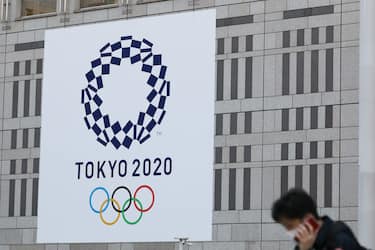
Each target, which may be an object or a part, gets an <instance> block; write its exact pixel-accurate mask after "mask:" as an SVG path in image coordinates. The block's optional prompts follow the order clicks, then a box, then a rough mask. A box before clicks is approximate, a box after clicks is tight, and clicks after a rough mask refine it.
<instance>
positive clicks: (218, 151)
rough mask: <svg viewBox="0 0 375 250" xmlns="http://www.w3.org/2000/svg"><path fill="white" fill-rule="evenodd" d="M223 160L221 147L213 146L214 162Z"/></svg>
mask: <svg viewBox="0 0 375 250" xmlns="http://www.w3.org/2000/svg"><path fill="white" fill-rule="evenodd" d="M222 162H223V148H221V147H216V148H215V163H222Z"/></svg>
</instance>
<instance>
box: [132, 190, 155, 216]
mask: <svg viewBox="0 0 375 250" xmlns="http://www.w3.org/2000/svg"><path fill="white" fill-rule="evenodd" d="M142 188H146V189H148V190H150V192H151V194H152V202H151V205H150V206H149V207H148V208H145V209H142V208H139V207H138V204H137V203H136V202H135V200H136V198H137V193H138V191H139V190H141V189H142ZM133 202H134V205H135V208H136V209H137V210H138V211H139V212H143V213H145V212H148V211H150V209H151V208H152V207H153V206H154V202H155V193H154V190H152V188H151V187H150V186H149V185H142V186H139V187H138V188H137V190H135V193H134V201H133Z"/></svg>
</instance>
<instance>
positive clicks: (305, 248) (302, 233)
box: [296, 223, 317, 250]
mask: <svg viewBox="0 0 375 250" xmlns="http://www.w3.org/2000/svg"><path fill="white" fill-rule="evenodd" d="M316 236H317V232H314V229H313V228H312V226H311V225H310V224H308V223H303V224H301V225H300V226H299V227H298V228H297V235H296V237H297V239H298V246H299V248H300V250H309V249H311V248H312V247H313V245H314V242H315V239H316Z"/></svg>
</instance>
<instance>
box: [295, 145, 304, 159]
mask: <svg viewBox="0 0 375 250" xmlns="http://www.w3.org/2000/svg"><path fill="white" fill-rule="evenodd" d="M300 159H303V143H302V142H297V143H296V160H300Z"/></svg>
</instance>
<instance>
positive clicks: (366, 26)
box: [353, 0, 375, 249]
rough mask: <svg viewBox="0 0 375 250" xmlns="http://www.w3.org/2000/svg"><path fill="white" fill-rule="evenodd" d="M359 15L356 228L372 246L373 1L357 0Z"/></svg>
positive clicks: (374, 187) (374, 152)
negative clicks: (358, 0) (357, 205)
mask: <svg viewBox="0 0 375 250" xmlns="http://www.w3.org/2000/svg"><path fill="white" fill-rule="evenodd" d="M360 15H361V18H360V85H359V196H358V197H359V208H358V219H359V223H358V231H359V240H360V242H361V243H362V244H363V245H364V246H366V247H368V248H372V249H375V1H374V0H361V10H360ZM353 115H355V114H353Z"/></svg>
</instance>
